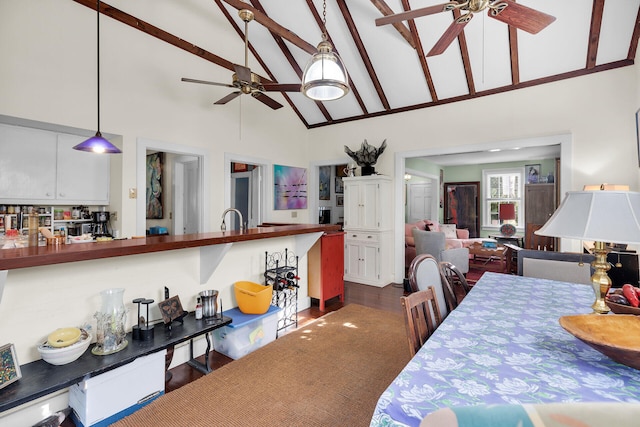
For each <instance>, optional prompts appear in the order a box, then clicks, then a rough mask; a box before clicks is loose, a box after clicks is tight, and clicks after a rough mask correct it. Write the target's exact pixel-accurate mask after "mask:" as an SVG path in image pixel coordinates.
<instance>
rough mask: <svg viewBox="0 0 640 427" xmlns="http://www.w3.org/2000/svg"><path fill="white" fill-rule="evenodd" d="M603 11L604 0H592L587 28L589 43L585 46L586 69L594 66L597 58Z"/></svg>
mask: <svg viewBox="0 0 640 427" xmlns="http://www.w3.org/2000/svg"><path fill="white" fill-rule="evenodd" d="M603 11H604V0H593V9H592V10H591V28H590V29H589V45H588V47H587V65H586V67H587V69H591V68H593V67H595V66H596V61H597V59H598V43H599V42H600V30H601V28H602V12H603Z"/></svg>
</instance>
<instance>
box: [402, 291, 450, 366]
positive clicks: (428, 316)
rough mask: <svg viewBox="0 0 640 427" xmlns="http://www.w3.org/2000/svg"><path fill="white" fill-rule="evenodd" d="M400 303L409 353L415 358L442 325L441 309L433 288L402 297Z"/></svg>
mask: <svg viewBox="0 0 640 427" xmlns="http://www.w3.org/2000/svg"><path fill="white" fill-rule="evenodd" d="M400 302H401V304H402V307H403V310H402V311H403V313H404V324H405V327H406V330H407V340H408V342H409V351H410V352H411V357H413V356H414V355H415V354H416V353H417V352H418V350H419V349H420V347H422V346H423V345H424V343H425V342H427V339H428V338H429V337H430V336H431V334H433V332H434V331H435V330H436V328H437V327H438V326H440V323H442V317H441V316H440V308H439V307H438V301H437V300H436V295H435V289H434V288H433V286H429V287H428V288H427V289H425V290H422V291H418V292H414V293H412V294H409V295H407V296H403V297H400Z"/></svg>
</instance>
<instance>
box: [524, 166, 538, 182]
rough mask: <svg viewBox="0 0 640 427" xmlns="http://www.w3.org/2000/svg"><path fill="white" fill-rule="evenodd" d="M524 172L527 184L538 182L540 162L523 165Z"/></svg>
mask: <svg viewBox="0 0 640 427" xmlns="http://www.w3.org/2000/svg"><path fill="white" fill-rule="evenodd" d="M524 173H525V174H526V176H527V184H537V183H539V182H540V164H539V163H538V164H535V165H524Z"/></svg>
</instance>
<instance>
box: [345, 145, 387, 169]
mask: <svg viewBox="0 0 640 427" xmlns="http://www.w3.org/2000/svg"><path fill="white" fill-rule="evenodd" d="M385 148H387V140H386V139H385V140H384V141H382V144H380V147H379V148H376V147H374V146H373V145H369V143H368V142H367V140H366V139H365V140H364V142H363V143H362V145H361V146H360V149H359V150H358V151H355V152H354V151H351V150H350V149H349V147H347V146H346V145H345V146H344V152H345V153H347V154H348V155H349V157H351V158H352V159H353V160H354V161H355V162H356V163H357V164H358V166H360V167H361V168H362V176H366V175H373V174H374V173H375V172H376V169H375V168H374V167H373V165H375V164H376V162H377V161H378V157H380V155H381V154H382V153H383V152H384V150H385Z"/></svg>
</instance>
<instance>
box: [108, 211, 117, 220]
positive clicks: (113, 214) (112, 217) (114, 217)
mask: <svg viewBox="0 0 640 427" xmlns="http://www.w3.org/2000/svg"><path fill="white" fill-rule="evenodd" d="M109 215H110V216H111V219H112V220H114V221H117V220H118V212H111V213H110V214H109Z"/></svg>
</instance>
